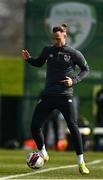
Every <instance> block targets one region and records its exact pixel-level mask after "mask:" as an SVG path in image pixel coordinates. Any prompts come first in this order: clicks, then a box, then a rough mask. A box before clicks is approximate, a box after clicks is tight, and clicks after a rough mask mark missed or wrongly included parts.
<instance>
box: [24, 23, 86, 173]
mask: <svg viewBox="0 0 103 180" xmlns="http://www.w3.org/2000/svg"><path fill="white" fill-rule="evenodd" d="M67 33H68V28H67V25H66V24H62V25H58V26H54V27H53V29H52V39H53V44H52V45H50V46H46V47H44V48H43V50H42V52H41V54H40V55H39V57H38V58H33V57H32V56H31V55H30V53H29V52H28V51H27V50H22V57H23V59H24V60H25V61H26V62H28V63H29V64H31V65H32V66H36V67H41V66H42V65H44V63H47V71H46V83H45V88H44V91H43V93H42V96H41V98H40V99H39V101H38V103H37V106H36V108H35V110H34V113H33V117H32V123H31V132H32V136H33V139H34V140H35V141H36V144H37V147H38V150H39V151H40V152H41V153H42V154H43V156H44V159H45V160H48V159H49V156H48V154H47V151H46V148H45V144H44V137H43V133H42V131H41V127H42V126H43V124H44V122H45V119H47V117H48V115H49V114H50V113H51V111H53V110H54V109H58V110H59V111H60V112H61V113H62V114H63V116H64V119H65V120H66V123H67V126H68V128H69V130H70V133H71V136H72V139H73V143H74V147H75V151H76V154H77V162H78V167H79V171H80V173H81V174H89V170H88V168H87V167H86V165H85V161H84V157H83V145H82V138H81V134H80V132H79V129H78V125H77V118H76V117H75V113H74V105H73V86H75V85H76V84H77V83H79V82H80V81H81V80H82V79H83V78H85V77H86V76H87V74H88V72H89V67H88V64H87V62H86V60H85V58H84V56H83V55H82V54H81V52H79V51H78V50H76V49H74V48H72V47H70V46H68V45H67V44H66V38H67ZM76 66H78V67H79V69H80V71H79V72H78V73H77V74H76V72H75V67H76Z"/></svg>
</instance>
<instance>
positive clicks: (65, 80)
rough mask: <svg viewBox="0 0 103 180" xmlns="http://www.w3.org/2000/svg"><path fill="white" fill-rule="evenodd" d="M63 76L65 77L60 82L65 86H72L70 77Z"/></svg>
mask: <svg viewBox="0 0 103 180" xmlns="http://www.w3.org/2000/svg"><path fill="white" fill-rule="evenodd" d="M65 78H66V79H64V80H62V81H60V82H61V83H64V84H65V86H67V87H70V86H72V84H73V81H72V79H71V78H70V77H68V76H66V77H65Z"/></svg>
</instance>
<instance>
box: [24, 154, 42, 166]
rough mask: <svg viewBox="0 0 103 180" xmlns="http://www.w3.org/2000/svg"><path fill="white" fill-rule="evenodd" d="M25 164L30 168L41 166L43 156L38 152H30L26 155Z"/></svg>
mask: <svg viewBox="0 0 103 180" xmlns="http://www.w3.org/2000/svg"><path fill="white" fill-rule="evenodd" d="M27 165H28V166H29V167H30V168H32V169H38V168H41V167H42V166H43V165H44V159H43V156H42V155H41V154H40V153H39V152H31V153H29V154H28V155H27Z"/></svg>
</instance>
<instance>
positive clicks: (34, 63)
mask: <svg viewBox="0 0 103 180" xmlns="http://www.w3.org/2000/svg"><path fill="white" fill-rule="evenodd" d="M47 54H48V50H47V48H44V49H43V50H42V52H41V54H40V56H39V57H38V58H32V56H31V55H30V53H29V52H28V51H27V50H26V49H25V50H22V53H21V55H22V58H23V59H24V60H25V61H27V62H28V63H29V64H31V65H32V66H37V67H41V66H42V65H43V64H44V63H45V61H46V59H47Z"/></svg>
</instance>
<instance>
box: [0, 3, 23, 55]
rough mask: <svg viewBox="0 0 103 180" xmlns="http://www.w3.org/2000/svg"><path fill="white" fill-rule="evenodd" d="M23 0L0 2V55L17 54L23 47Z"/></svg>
mask: <svg viewBox="0 0 103 180" xmlns="http://www.w3.org/2000/svg"><path fill="white" fill-rule="evenodd" d="M23 20H24V0H9V1H8V0H0V42H2V43H0V53H1V54H3V53H5V52H6V53H9V54H18V53H20V50H21V48H22V46H23Z"/></svg>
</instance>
